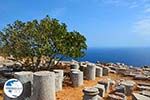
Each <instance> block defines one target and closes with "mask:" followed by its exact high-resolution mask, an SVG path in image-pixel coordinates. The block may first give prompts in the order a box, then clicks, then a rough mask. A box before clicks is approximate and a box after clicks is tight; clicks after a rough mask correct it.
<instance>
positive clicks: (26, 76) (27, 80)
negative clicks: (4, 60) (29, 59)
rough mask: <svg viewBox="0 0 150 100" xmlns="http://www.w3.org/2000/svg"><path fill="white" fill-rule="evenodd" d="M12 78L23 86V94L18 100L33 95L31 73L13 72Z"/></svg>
mask: <svg viewBox="0 0 150 100" xmlns="http://www.w3.org/2000/svg"><path fill="white" fill-rule="evenodd" d="M14 78H16V79H18V80H20V82H21V83H22V84H23V93H22V94H21V96H20V97H19V98H18V100H21V98H29V97H30V96H31V95H32V94H33V93H32V89H33V88H32V85H33V73H32V72H30V71H22V72H15V73H14Z"/></svg>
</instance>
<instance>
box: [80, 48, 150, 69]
mask: <svg viewBox="0 0 150 100" xmlns="http://www.w3.org/2000/svg"><path fill="white" fill-rule="evenodd" d="M78 60H79V61H90V62H93V63H95V62H96V61H100V62H103V63H110V62H112V63H117V62H119V63H124V64H126V65H129V66H134V67H142V66H145V65H150V47H143V48H137V47H136V48H88V49H87V50H86V55H85V56H84V57H83V58H80V59H78Z"/></svg>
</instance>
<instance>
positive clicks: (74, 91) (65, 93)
mask: <svg viewBox="0 0 150 100" xmlns="http://www.w3.org/2000/svg"><path fill="white" fill-rule="evenodd" d="M106 78H111V79H112V80H120V79H125V80H133V78H132V77H124V76H121V75H118V74H112V73H110V74H109V75H108V76H103V77H101V78H96V80H92V81H91V80H90V81H87V80H84V85H83V86H80V87H77V88H74V87H71V86H70V85H66V84H65V85H66V86H64V87H63V90H62V91H60V92H58V93H57V100H82V96H83V93H82V90H83V89H84V88H85V87H91V86H94V85H96V84H97V82H98V81H99V80H103V79H106ZM134 81H135V82H144V83H150V81H146V80H145V81H140V80H134ZM104 100H109V99H108V98H107V94H106V98H104ZM127 100H132V97H131V96H128V99H127Z"/></svg>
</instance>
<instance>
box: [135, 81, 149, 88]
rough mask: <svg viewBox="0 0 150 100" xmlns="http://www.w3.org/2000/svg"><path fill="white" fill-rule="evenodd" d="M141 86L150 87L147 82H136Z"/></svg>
mask: <svg viewBox="0 0 150 100" xmlns="http://www.w3.org/2000/svg"><path fill="white" fill-rule="evenodd" d="M136 83H137V84H138V85H139V86H149V87H150V83H145V82H136Z"/></svg>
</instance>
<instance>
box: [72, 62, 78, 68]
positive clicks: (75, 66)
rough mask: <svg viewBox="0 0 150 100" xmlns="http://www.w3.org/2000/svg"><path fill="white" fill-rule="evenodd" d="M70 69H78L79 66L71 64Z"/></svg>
mask: <svg viewBox="0 0 150 100" xmlns="http://www.w3.org/2000/svg"><path fill="white" fill-rule="evenodd" d="M71 69H79V64H78V63H72V64H71Z"/></svg>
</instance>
